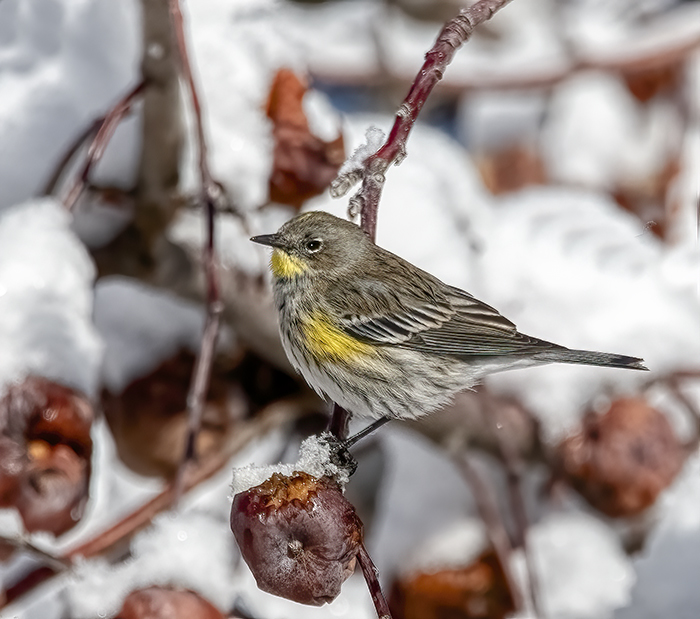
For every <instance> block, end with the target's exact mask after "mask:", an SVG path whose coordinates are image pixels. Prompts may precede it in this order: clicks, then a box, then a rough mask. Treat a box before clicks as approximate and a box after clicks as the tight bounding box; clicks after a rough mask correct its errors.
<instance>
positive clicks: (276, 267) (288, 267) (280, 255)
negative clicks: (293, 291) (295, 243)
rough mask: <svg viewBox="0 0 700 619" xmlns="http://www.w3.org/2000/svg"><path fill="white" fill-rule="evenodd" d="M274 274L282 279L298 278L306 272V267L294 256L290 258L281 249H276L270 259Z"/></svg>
mask: <svg viewBox="0 0 700 619" xmlns="http://www.w3.org/2000/svg"><path fill="white" fill-rule="evenodd" d="M270 268H271V269H272V274H273V275H274V276H275V277H277V278H280V279H283V278H287V279H290V278H292V277H296V276H297V275H301V274H303V273H304V271H306V265H305V264H304V263H303V262H302V261H301V260H300V259H299V258H295V257H294V256H290V255H289V254H288V253H287V252H285V251H282V250H281V249H274V250H273V252H272V257H271V258H270Z"/></svg>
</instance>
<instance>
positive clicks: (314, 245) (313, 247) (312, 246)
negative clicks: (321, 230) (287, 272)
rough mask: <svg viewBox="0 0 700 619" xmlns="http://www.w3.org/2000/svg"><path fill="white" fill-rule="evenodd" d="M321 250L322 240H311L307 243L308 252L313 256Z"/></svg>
mask: <svg viewBox="0 0 700 619" xmlns="http://www.w3.org/2000/svg"><path fill="white" fill-rule="evenodd" d="M319 249H321V240H320V239H311V240H310V241H307V242H306V251H308V252H309V253H311V254H313V253H315V252H317V251H318V250H319Z"/></svg>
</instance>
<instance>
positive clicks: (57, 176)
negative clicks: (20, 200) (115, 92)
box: [41, 116, 105, 196]
mask: <svg viewBox="0 0 700 619" xmlns="http://www.w3.org/2000/svg"><path fill="white" fill-rule="evenodd" d="M104 121H105V117H104V116H102V117H100V118H97V119H95V120H94V121H93V122H92V124H91V125H89V126H88V127H86V128H85V129H83V131H82V133H80V135H78V137H77V138H75V140H73V143H72V144H71V145H70V146H69V147H68V150H66V152H65V153H64V155H63V157H61V160H60V161H59V162H58V164H57V165H56V167H55V168H54V171H53V173H52V174H51V176H50V177H49V180H48V181H46V184H45V185H44V188H43V189H42V190H41V195H42V196H50V195H51V194H52V193H53V192H54V191H56V185H58V181H59V180H61V176H62V175H63V173H64V172H65V170H66V168H67V167H68V165H69V164H70V162H71V161H72V160H73V157H75V154H76V153H77V152H78V150H80V147H81V146H82V145H83V144H85V142H86V141H87V139H88V138H90V137H92V136H94V135H95V134H96V133H97V132H98V131H99V129H100V126H101V125H102V123H103V122H104Z"/></svg>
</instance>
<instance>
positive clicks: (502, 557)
mask: <svg viewBox="0 0 700 619" xmlns="http://www.w3.org/2000/svg"><path fill="white" fill-rule="evenodd" d="M454 460H455V462H456V463H457V465H458V467H459V470H460V472H461V473H462V476H463V477H464V479H465V480H466V482H467V483H468V484H469V487H470V488H471V491H472V496H473V497H474V501H475V502H476V509H477V510H478V512H479V516H480V517H481V520H482V521H483V523H484V526H485V527H486V535H487V536H488V538H489V541H490V542H491V545H492V546H493V550H494V552H495V553H496V556H497V557H498V561H499V562H500V564H501V568H502V569H503V574H504V576H505V579H506V582H507V583H508V588H509V589H510V592H511V595H512V596H513V603H514V604H515V608H516V610H518V611H523V610H525V601H524V599H523V594H522V591H521V590H520V586H519V584H518V581H517V580H516V579H515V576H514V575H513V571H512V568H511V561H510V558H511V556H512V554H513V548H512V546H511V543H510V538H509V537H508V533H507V531H506V529H505V527H504V526H503V521H502V519H501V516H500V514H499V513H498V506H497V505H496V501H495V500H494V498H493V496H492V494H491V491H490V490H489V488H488V486H487V485H486V483H485V482H484V480H483V479H482V478H481V476H480V475H479V473H478V472H477V470H476V469H475V468H474V466H472V463H471V460H470V459H469V456H468V454H466V453H465V454H462V455H459V456H457V455H455V456H454Z"/></svg>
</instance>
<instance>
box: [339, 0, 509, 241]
mask: <svg viewBox="0 0 700 619" xmlns="http://www.w3.org/2000/svg"><path fill="white" fill-rule="evenodd" d="M508 2H510V0H479V2H477V3H476V4H474V5H472V6H470V7H469V8H466V9H462V10H461V11H460V12H459V13H458V14H457V16H456V17H454V18H452V19H451V20H450V21H448V22H447V23H446V24H445V26H444V27H443V29H442V31H441V32H440V34H439V35H438V37H437V40H436V41H435V44H434V45H433V47H432V49H431V50H430V51H429V52H428V53H427V54H426V55H425V62H424V63H423V66H422V67H421V69H420V71H419V72H418V75H417V76H416V78H415V80H414V82H413V84H412V85H411V88H410V90H409V92H408V95H407V96H406V98H405V99H404V102H403V103H402V104H401V107H399V111H398V112H397V114H396V120H395V121H394V126H393V127H392V128H391V131H390V132H389V137H388V138H387V140H386V142H385V143H384V145H383V146H382V147H381V148H380V149H379V150H378V151H377V152H376V153H374V155H371V156H369V157H368V158H367V159H366V160H365V162H364V174H363V176H362V188H361V189H360V191H359V192H358V193H357V195H355V196H354V197H353V198H352V201H354V202H355V203H356V204H358V205H359V206H360V209H361V210H360V214H361V221H362V229H363V230H365V231H366V232H367V233H368V234H369V235H370V237H371V238H372V239H374V238H375V236H376V230H377V208H378V206H379V199H380V198H381V195H382V189H383V188H384V181H385V176H384V174H385V172H386V170H387V169H388V168H389V166H390V165H391V164H392V163H397V164H398V163H400V162H401V161H402V160H403V158H404V157H405V155H406V142H407V141H408V136H409V134H410V132H411V129H412V128H413V125H414V124H415V122H416V119H417V118H418V114H419V113H420V111H421V109H422V108H423V105H424V104H425V102H426V100H427V98H428V96H429V95H430V93H431V92H432V90H433V88H434V87H435V85H436V84H437V83H438V82H439V81H440V80H441V79H442V75H443V73H444V71H445V69H446V68H447V65H449V64H450V62H451V61H452V57H453V56H454V54H455V52H456V51H457V49H458V48H459V47H460V46H461V45H462V43H464V42H465V41H466V40H467V39H468V38H469V37H470V36H471V35H472V32H474V29H475V28H476V27H477V26H478V25H479V24H481V23H483V22H485V21H486V20H488V19H489V18H491V16H492V15H493V14H494V13H495V12H496V11H498V9H500V8H501V7H503V6H504V5H506V4H508ZM349 188H350V186H349V185H348V184H347V179H346V178H338V179H336V180H335V181H334V182H333V185H332V188H331V189H332V191H333V193H334V195H342V194H344V193H345V192H346V191H347V190H348V189H349Z"/></svg>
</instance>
